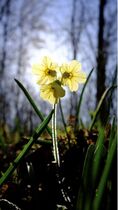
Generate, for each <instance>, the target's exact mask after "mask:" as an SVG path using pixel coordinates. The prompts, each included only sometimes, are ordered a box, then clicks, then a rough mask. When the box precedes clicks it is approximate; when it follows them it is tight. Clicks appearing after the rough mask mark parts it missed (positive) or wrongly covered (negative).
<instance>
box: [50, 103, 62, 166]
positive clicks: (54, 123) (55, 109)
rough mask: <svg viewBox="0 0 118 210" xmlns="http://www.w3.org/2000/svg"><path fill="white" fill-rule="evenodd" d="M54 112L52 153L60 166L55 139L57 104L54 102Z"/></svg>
mask: <svg viewBox="0 0 118 210" xmlns="http://www.w3.org/2000/svg"><path fill="white" fill-rule="evenodd" d="M53 108H54V114H53V116H52V141H53V154H54V161H55V162H56V163H57V165H58V166H60V157H59V149H58V141H57V120H56V111H57V105H56V104H54V107H53Z"/></svg>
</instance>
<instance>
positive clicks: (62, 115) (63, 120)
mask: <svg viewBox="0 0 118 210" xmlns="http://www.w3.org/2000/svg"><path fill="white" fill-rule="evenodd" d="M59 108H60V112H61V118H62V122H63V125H64V129H65V133H66V136H67V139H68V146H69V148H70V137H69V135H68V131H67V128H66V122H65V119H64V114H63V110H62V105H61V100H59Z"/></svg>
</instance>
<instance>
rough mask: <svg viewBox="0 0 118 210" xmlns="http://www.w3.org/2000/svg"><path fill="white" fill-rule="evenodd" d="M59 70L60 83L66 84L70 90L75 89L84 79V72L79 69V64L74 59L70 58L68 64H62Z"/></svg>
mask: <svg viewBox="0 0 118 210" xmlns="http://www.w3.org/2000/svg"><path fill="white" fill-rule="evenodd" d="M60 71H61V73H62V79H61V82H62V84H63V85H67V86H68V87H69V88H70V90H71V91H77V89H78V86H79V84H81V83H84V82H85V81H86V74H85V73H84V72H82V71H81V64H80V63H79V62H78V61H76V60H72V61H71V62H70V64H62V66H61V68H60Z"/></svg>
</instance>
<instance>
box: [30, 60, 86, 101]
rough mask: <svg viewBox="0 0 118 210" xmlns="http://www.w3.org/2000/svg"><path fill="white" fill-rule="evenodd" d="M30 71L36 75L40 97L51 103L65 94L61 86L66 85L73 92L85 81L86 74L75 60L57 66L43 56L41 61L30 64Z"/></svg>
mask: <svg viewBox="0 0 118 210" xmlns="http://www.w3.org/2000/svg"><path fill="white" fill-rule="evenodd" d="M32 72H33V73H34V74H36V75H37V79H38V82H37V84H38V85H39V86H40V96H41V98H43V99H44V100H47V101H48V102H49V103H51V104H54V103H58V101H59V100H58V99H59V98H61V97H64V96H65V90H64V89H63V86H68V87H69V89H70V91H72V92H73V91H77V90H78V87H79V84H82V83H84V82H85V81H86V74H85V73H84V72H83V71H82V70H81V64H80V63H79V62H78V61H77V60H72V61H71V62H70V63H69V64H62V65H61V66H59V65H58V64H56V63H55V62H54V61H52V60H51V58H49V57H47V56H44V57H43V59H42V62H41V63H39V64H34V65H33V66H32Z"/></svg>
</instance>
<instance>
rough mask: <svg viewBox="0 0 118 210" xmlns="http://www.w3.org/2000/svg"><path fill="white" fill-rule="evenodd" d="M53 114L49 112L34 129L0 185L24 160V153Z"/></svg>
mask: <svg viewBox="0 0 118 210" xmlns="http://www.w3.org/2000/svg"><path fill="white" fill-rule="evenodd" d="M53 113H54V110H52V111H51V112H50V114H49V115H48V116H47V117H46V119H45V120H44V121H43V122H42V123H41V124H40V125H39V126H38V127H37V128H36V130H35V131H34V133H33V135H32V137H31V138H30V140H29V141H28V143H27V144H26V145H25V146H24V148H23V149H22V151H21V152H20V153H19V155H18V156H17V157H16V159H15V160H14V161H13V163H11V164H10V166H9V168H8V169H7V170H6V172H5V173H4V174H3V176H2V177H1V178H0V185H2V184H3V183H4V182H5V181H6V180H7V179H8V177H9V176H10V175H11V173H12V172H13V171H14V170H15V169H16V167H17V165H18V164H19V163H20V161H21V160H22V159H23V158H24V156H25V155H26V153H27V152H28V151H29V150H30V148H31V146H32V145H33V144H34V143H35V142H36V140H37V138H38V137H39V136H40V135H41V134H42V132H43V131H44V130H45V128H46V126H47V124H48V123H49V121H50V120H51V118H52V115H53Z"/></svg>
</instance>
